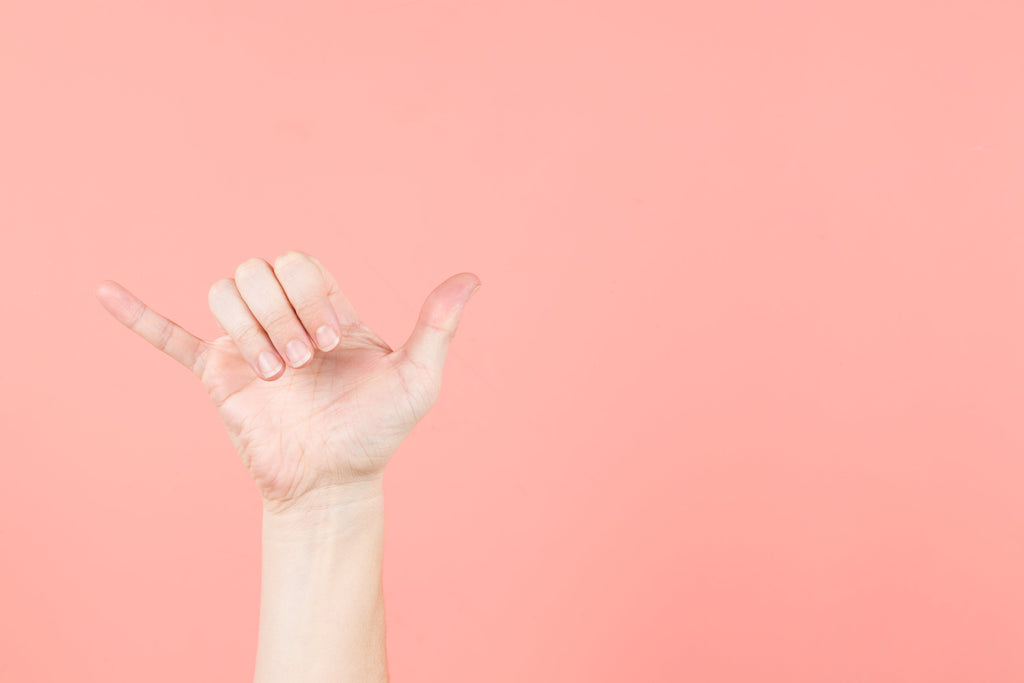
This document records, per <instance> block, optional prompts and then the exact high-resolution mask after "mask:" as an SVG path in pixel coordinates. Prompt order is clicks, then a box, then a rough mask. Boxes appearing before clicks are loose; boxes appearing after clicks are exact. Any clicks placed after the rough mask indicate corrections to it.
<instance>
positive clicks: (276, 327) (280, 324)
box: [260, 310, 298, 334]
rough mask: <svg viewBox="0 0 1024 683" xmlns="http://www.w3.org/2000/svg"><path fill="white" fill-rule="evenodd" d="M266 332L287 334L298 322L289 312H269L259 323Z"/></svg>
mask: <svg viewBox="0 0 1024 683" xmlns="http://www.w3.org/2000/svg"><path fill="white" fill-rule="evenodd" d="M260 322H261V323H263V326H264V327H266V328H267V330H268V331H271V330H272V331H273V332H272V334H273V333H276V332H284V333H287V332H289V331H290V330H291V329H292V328H294V327H295V326H296V325H297V324H298V321H297V320H296V319H295V314H294V313H292V312H291V311H281V310H276V311H270V312H269V313H267V314H266V316H264V318H263V320H261V321H260Z"/></svg>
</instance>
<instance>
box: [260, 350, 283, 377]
mask: <svg viewBox="0 0 1024 683" xmlns="http://www.w3.org/2000/svg"><path fill="white" fill-rule="evenodd" d="M257 364H258V365H259V366H260V373H261V374H262V375H263V376H264V377H273V376H274V374H276V373H277V371H278V370H280V369H281V361H279V360H278V359H277V356H275V355H274V354H272V353H271V352H270V351H264V352H263V353H261V354H260V357H259V360H258V361H257Z"/></svg>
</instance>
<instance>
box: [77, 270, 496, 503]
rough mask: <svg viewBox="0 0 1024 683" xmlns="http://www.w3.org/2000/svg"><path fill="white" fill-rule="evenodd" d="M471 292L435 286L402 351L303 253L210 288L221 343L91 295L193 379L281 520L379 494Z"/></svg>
mask: <svg viewBox="0 0 1024 683" xmlns="http://www.w3.org/2000/svg"><path fill="white" fill-rule="evenodd" d="M479 285H480V280H479V278H477V277H476V276H475V275H474V274H472V273H459V274H458V275H454V276H452V277H450V278H448V279H447V280H445V281H444V282H443V283H441V284H440V285H438V286H437V287H436V288H435V289H434V290H433V291H432V292H431V293H430V295H429V296H427V298H426V301H425V302H424V304H423V307H422V309H421V311H420V315H419V319H418V320H417V322H416V326H415V328H414V330H413V332H412V334H411V335H410V336H409V339H408V340H407V341H406V343H405V345H404V346H402V347H401V348H399V349H398V350H394V349H392V348H391V347H390V346H388V344H387V343H386V342H384V341H383V340H382V339H381V338H380V337H378V336H377V335H376V334H374V332H373V331H372V330H371V329H369V328H368V327H366V326H365V325H363V324H362V323H361V322H360V321H359V318H358V317H357V315H356V312H355V310H354V309H353V308H352V305H351V304H350V303H349V301H348V299H347V298H346V297H345V295H344V293H342V291H341V290H340V289H339V288H338V285H337V283H336V282H335V280H334V278H333V277H332V276H331V274H330V273H329V272H328V271H327V269H326V268H324V267H323V265H322V264H321V263H320V262H319V261H318V260H317V259H316V258H314V257H313V256H310V255H308V254H305V253H302V252H299V251H289V252H286V253H285V254H283V255H282V256H280V257H279V258H278V259H277V260H276V261H275V262H274V265H273V266H271V265H270V264H269V263H267V262H266V261H264V260H263V259H258V258H254V259H249V260H247V261H244V262H243V263H242V264H241V265H239V266H238V268H237V270H236V271H235V277H234V278H233V279H232V278H225V279H223V280H218V281H217V282H215V283H214V284H213V286H212V287H211V288H210V293H209V305H210V309H211V311H212V312H213V314H214V317H215V318H216V319H217V323H218V325H219V326H220V328H221V329H222V330H223V331H224V332H225V335H224V336H221V337H218V338H216V339H213V340H203V339H199V338H198V337H196V336H194V335H192V334H191V333H189V332H187V331H186V330H184V329H183V328H182V327H180V326H179V325H177V324H176V323H174V322H173V321H171V320H169V319H167V318H165V317H163V316H161V315H160V314H158V313H156V312H155V311H153V310H152V309H151V308H149V307H148V306H146V305H145V304H144V303H142V302H141V301H139V299H138V298H136V297H135V296H134V295H133V294H132V293H131V292H130V291H128V290H127V289H126V288H124V287H123V286H121V285H120V284H118V283H117V282H114V281H113V280H105V281H103V282H101V283H100V284H99V285H98V286H97V288H96V296H97V297H98V298H99V300H100V303H102V304H103V306H104V308H106V309H107V310H108V311H109V312H110V313H111V315H113V316H114V318H116V319H117V320H118V321H120V322H121V323H123V324H124V325H126V326H127V327H128V328H130V329H131V330H133V331H134V332H136V333H137V334H138V335H139V336H141V337H142V338H143V339H145V340H146V341H148V342H149V343H151V344H152V345H154V346H155V347H157V348H158V349H160V350H162V351H163V352H165V353H166V354H168V355H169V356H171V357H172V358H174V359H175V360H176V361H178V362H179V363H181V364H182V365H184V366H185V367H186V368H188V369H189V370H191V371H192V373H193V374H195V375H196V376H197V377H198V378H199V379H200V381H201V382H202V384H203V387H204V388H205V389H206V391H207V392H208V393H209V395H210V398H211V399H213V402H214V405H215V406H216V407H217V410H218V412H219V413H220V416H221V419H222V420H223V421H224V425H225V426H226V427H227V430H228V434H229V435H230V437H231V441H232V443H233V444H234V446H235V448H236V449H237V451H238V453H239V455H240V456H241V458H242V462H243V463H244V464H245V466H246V467H247V468H248V470H249V473H250V474H251V475H252V477H253V479H254V480H255V481H256V485H257V487H258V488H259V492H260V495H261V496H262V498H263V503H264V508H265V509H267V510H268V511H271V512H278V511H284V510H288V509H292V508H302V507H309V506H314V507H315V506H322V505H325V504H328V502H327V501H334V500H343V499H344V498H345V497H346V496H349V495H350V494H352V493H353V492H356V491H358V490H360V487H361V485H363V484H366V483H372V482H379V480H380V479H381V477H382V475H383V471H384V466H385V465H386V464H387V462H388V460H389V459H390V458H391V456H392V455H393V454H394V452H395V450H396V449H397V448H398V445H399V443H401V441H402V440H403V439H404V438H405V436H406V435H407V434H408V433H409V432H410V431H411V430H412V428H413V427H414V426H415V424H416V423H417V422H418V421H419V420H420V419H421V418H422V417H423V416H424V415H425V414H426V412H427V411H428V410H429V409H430V408H431V407H432V406H433V405H434V404H435V403H436V401H437V398H438V396H439V393H440V390H441V373H442V370H443V366H444V361H445V356H446V354H447V351H448V346H449V344H450V342H451V340H452V338H453V337H454V335H455V330H456V328H457V327H458V324H459V319H460V317H461V314H462V309H463V307H464V306H465V303H466V301H468V299H469V297H470V296H472V294H473V292H475V291H476V289H477V288H478V287H479ZM324 330H333V331H334V332H335V337H334V338H331V337H330V335H329V334H328V336H326V337H325V336H322V335H323V333H324ZM338 335H340V340H339V338H338ZM314 340H315V343H314ZM289 351H295V352H296V353H295V355H289ZM282 359H287V363H286V364H285V363H283V362H282ZM261 362H262V364H261Z"/></svg>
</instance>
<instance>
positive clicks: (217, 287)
mask: <svg viewBox="0 0 1024 683" xmlns="http://www.w3.org/2000/svg"><path fill="white" fill-rule="evenodd" d="M234 287H235V282H234V280H232V279H231V278H228V277H226V278H222V279H220V280H217V281H216V282H214V283H213V284H212V285H210V291H209V294H208V295H207V299H208V300H209V302H210V305H211V306H212V305H213V303H214V302H215V301H217V300H219V299H220V298H221V297H222V296H224V295H225V294H229V293H230V292H231V290H232V289H234Z"/></svg>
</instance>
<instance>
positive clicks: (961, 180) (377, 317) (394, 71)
mask: <svg viewBox="0 0 1024 683" xmlns="http://www.w3.org/2000/svg"><path fill="white" fill-rule="evenodd" d="M1022 27H1024V6H1022V5H1021V4H1020V3H1019V2H1015V1H1006V2H982V1H980V0H961V1H959V2H866V3H865V2H760V3H755V2H685V3H684V2H674V1H667V0H666V1H664V2H654V1H651V0H648V1H642V0H630V1H629V2H625V1H623V2H582V1H576V0H573V1H569V0H563V1H555V0H545V1H539V0H531V1H529V2H524V1H523V0H516V1H511V0H508V1H505V0H503V1H500V2H480V3H473V2H460V1H457V0H437V1H426V2H406V1H404V0H402V1H398V0H395V1H388V2H385V1H377V2H372V1H370V0H358V1H346V2H311V1H305V0H304V1H301V2H287V3H286V2H276V3H269V2H260V3H254V2H241V1H236V2H228V1H218V2H208V1H206V0H202V1H200V0H192V1H189V2H180V1H179V2H170V1H167V2H149V1H147V2H129V1H128V0H110V1H107V2H89V3H85V2H81V3H73V2H64V3H58V2H52V1H45V2H32V3H28V2H26V3H15V2H5V3H4V4H3V9H2V10H0V93H2V94H0V97H2V102H3V103H2V107H0V226H2V230H3V235H4V246H5V250H4V263H3V268H2V269H0V285H2V289H0V291H2V296H3V316H4V324H3V328H4V333H3V335H2V341H0V344H2V357H3V359H4V372H3V394H2V396H3V405H2V406H0V408H2V412H0V414H2V420H3V432H2V433H3V435H4V436H5V437H7V440H6V443H4V446H5V447H4V449H3V450H4V455H3V470H2V491H3V493H2V496H0V534H2V538H0V541H2V544H3V550H2V552H0V605H2V608H0V678H2V679H3V680H5V681H7V680H10V681H68V680H81V681H99V680H102V681H142V680H145V681H155V682H156V681H182V680H211V681H212V680H220V681H245V680H251V676H252V669H253V662H254V655H255V646H256V624H257V616H258V609H259V604H258V599H259V594H258V590H259V516H260V508H259V502H258V499H257V496H256V493H255V489H254V488H253V487H252V485H251V482H250V480H249V478H248V474H247V473H246V472H245V471H244V468H243V467H242V465H241V463H240V461H239V459H238V457H237V455H236V454H235V453H234V451H233V449H232V448H231V444H230V442H229V440H228V438H227V434H226V433H225V432H224V430H223V427H222V426H221V424H220V422H219V420H218V418H217V416H216V414H215V411H214V409H213V407H212V404H210V403H209V399H208V398H207V396H206V395H205V393H203V391H202V389H201V388H200V386H199V384H198V382H196V381H195V379H194V378H193V377H192V376H190V375H189V373H188V372H187V371H185V370H184V369H183V368H181V367H180V366H178V365H177V364H175V363H174V361H172V360H171V359H169V358H167V357H164V356H162V355H161V354H160V353H159V352H157V351H156V350H154V349H153V348H151V347H149V346H147V345H146V344H145V342H143V341H142V340H141V339H139V338H137V337H135V336H133V335H132V334H131V333H130V332H129V331H128V330H126V329H124V328H122V327H121V326H120V325H119V324H118V323H117V322H116V321H115V320H114V319H113V318H111V317H109V315H108V314H107V313H106V311H105V310H103V308H102V307H101V306H100V304H99V303H98V302H97V301H96V300H95V298H94V294H93V288H94V287H95V285H96V283H98V282H99V281H100V280H103V279H106V278H111V279H115V280H117V281H119V282H121V283H123V284H125V285H126V286H128V287H129V288H130V289H132V291H134V292H135V293H136V294H137V295H139V296H140V297H141V298H143V300H145V301H147V302H148V303H150V304H151V305H152V306H153V307H154V308H156V309H157V310H158V311H160V312H162V313H164V314H165V315H167V316H168V317H171V318H172V319H174V320H176V321H177V322H179V323H181V324H182V325H184V326H186V327H187V328H189V329H190V330H192V331H193V332H195V333H196V334H200V335H201V336H205V337H210V336H214V335H216V334H217V333H218V331H217V328H216V324H215V322H214V320H213V317H212V315H211V314H210V313H209V310H208V309H207V304H206V294H207V290H208V288H209V285H210V284H211V283H212V282H213V281H214V280H216V279H218V278H221V277H226V276H230V275H231V274H232V273H233V271H234V268H235V266H236V265H237V264H238V263H239V262H241V261H242V260H244V259H246V258H249V257H252V256H260V257H263V258H266V259H268V260H270V259H273V258H274V257H276V256H277V255H278V254H279V253H281V252H283V251H285V250H287V249H293V248H294V249H300V250H304V251H308V252H309V253H312V254H314V255H316V256H317V257H318V258H320V259H321V260H322V261H323V262H324V263H325V265H327V267H328V268H330V269H331V270H332V271H333V272H334V273H335V275H336V276H337V278H338V280H339V281H340V282H341V283H342V286H343V287H345V288H346V291H347V293H348V295H349V297H350V299H351V300H352V301H353V302H354V304H355V306H356V308H357V309H358V310H359V311H360V313H361V315H362V317H363V319H364V320H365V321H366V322H368V324H370V325H371V326H372V327H374V328H375V329H376V330H377V331H378V332H379V333H380V335H381V336H382V337H383V338H384V339H385V340H387V341H388V342H389V343H391V344H392V345H394V344H396V343H402V342H404V340H405V338H406V337H407V335H408V333H409V332H410V331H411V329H412V325H413V323H414V321H415V316H416V314H417V313H418V311H419V306H420V304H421V303H422V301H423V298H424V297H425V296H426V294H427V293H428V292H429V291H430V290H431V289H432V288H433V287H434V286H435V285H436V284H438V283H440V282H441V281H442V280H443V279H445V278H446V277H448V276H449V275H451V274H454V273H457V272H460V271H463V270H468V271H471V272H475V273H476V274H478V275H479V276H480V278H481V280H482V281H483V287H482V289H481V290H480V292H478V293H477V295H476V296H475V297H474V299H473V301H472V302H471V303H470V304H469V306H468V308H467V311H466V314H465V315H464V316H463V324H462V327H461V328H460V332H459V334H458V336H457V338H456V340H455V343H454V345H453V347H452V351H451V353H450V355H449V364H448V369H447V373H446V379H445V388H444V391H443V395H442V398H441V402H440V403H439V404H438V405H437V406H436V408H435V409H434V411H432V412H431V414H430V415H429V416H428V417H427V419H426V420H425V421H424V422H423V423H421V425H420V426H419V427H418V428H417V429H416V431H414V433H413V435H412V436H411V437H410V439H409V440H408V441H407V442H406V444H405V445H404V446H403V449H402V450H401V451H400V452H399V453H398V455H397V456H396V458H395V460H394V461H393V463H392V465H391V467H390V469H389V471H388V474H387V476H386V479H385V482H386V483H385V490H386V495H387V542H386V551H385V552H386V556H385V570H384V571H385V577H384V580H385V594H386V603H387V605H386V606H387V619H388V638H389V641H388V643H389V658H390V664H391V670H392V675H393V679H394V680H395V681H445V682H451V681H488V682H490V681H497V682H505V681H508V682H512V681H681V680H689V681H701V682H717V681H780V682H781V681H785V682H786V683H797V682H801V681H828V682H829V683H834V682H847V681H850V682H853V681H872V682H873V683H888V682H890V681H892V682H895V681H927V682H929V683H936V682H943V681H950V682H954V681H956V682H962V681H986V682H989V683H991V682H1002V681H1007V682H1009V681H1021V680H1024V648H1022V647H1021V643H1022V642H1024V580H1022V578H1024V496H1022V495H1021V492H1022V490H1024V461H1022V455H1024V430H1022V427H1021V419H1022V415H1024V395H1022V389H1021V387H1022V384H1024V354H1022V348H1024V324H1022V322H1021V309H1022V306H1021V304H1022V303H1024V275H1022V272H1024V271H1022V268H1021V265H1022V257H1024V227H1022V226H1024V223H1022V221H1024V192H1022V187H1024V132H1022V131H1024V123H1022V122H1024V77H1022V74H1024V41H1022V39H1021V29H1022Z"/></svg>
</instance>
